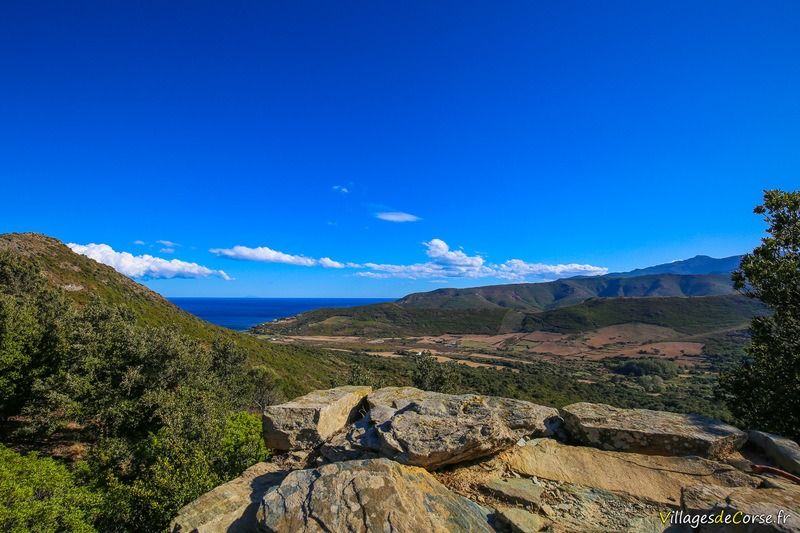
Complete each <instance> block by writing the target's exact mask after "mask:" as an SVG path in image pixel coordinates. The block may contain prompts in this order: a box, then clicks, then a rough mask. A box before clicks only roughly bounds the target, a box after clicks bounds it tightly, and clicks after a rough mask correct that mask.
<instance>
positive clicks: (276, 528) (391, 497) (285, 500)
mask: <svg viewBox="0 0 800 533" xmlns="http://www.w3.org/2000/svg"><path fill="white" fill-rule="evenodd" d="M487 516H488V512H487V511H486V510H485V509H483V508H482V507H480V506H479V505H478V504H476V503H474V502H472V501H470V500H468V499H467V498H464V497H463V496H459V495H457V494H455V493H453V492H451V491H450V490H448V489H447V487H445V486H444V485H442V484H441V483H440V482H439V481H437V480H436V478H434V477H433V476H432V475H431V474H429V473H428V472H427V471H425V470H424V469H422V468H416V467H409V466H404V465H401V464H399V463H396V462H393V461H390V460H388V459H383V458H381V459H369V460H363V461H345V462H340V463H332V464H328V465H324V466H321V467H319V468H315V469H308V470H296V471H294V472H292V473H290V474H289V475H288V476H286V478H285V479H284V480H283V482H282V483H281V484H280V485H279V486H277V487H274V488H273V489H271V490H270V491H269V492H267V494H266V495H265V496H264V499H263V502H262V504H261V507H260V509H259V511H258V525H259V528H260V529H259V530H260V531H268V532H280V533H284V532H288V531H291V532H292V533H295V532H323V531H324V532H339V531H348V532H354V533H355V532H358V533H361V532H367V531H369V532H372V531H393V532H396V533H431V532H433V533H440V532H441V533H444V532H462V531H463V532H485V533H489V532H491V531H493V530H492V528H491V527H490V526H489V524H488V521H487Z"/></svg>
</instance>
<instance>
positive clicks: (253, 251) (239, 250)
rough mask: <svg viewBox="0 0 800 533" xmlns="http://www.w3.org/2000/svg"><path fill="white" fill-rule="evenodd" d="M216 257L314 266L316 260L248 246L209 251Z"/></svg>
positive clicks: (262, 247) (261, 247)
mask: <svg viewBox="0 0 800 533" xmlns="http://www.w3.org/2000/svg"><path fill="white" fill-rule="evenodd" d="M209 252H211V253H212V254H214V255H219V256H221V257H227V258H229V259H239V260H241V261H260V262H263V263H285V264H287V265H299V266H314V265H316V264H317V260H316V259H312V258H310V257H305V256H302V255H291V254H285V253H283V252H279V251H278V250H273V249H272V248H267V247H266V246H259V247H257V248H250V247H248V246H238V245H237V246H234V247H233V248H212V249H211V250H209Z"/></svg>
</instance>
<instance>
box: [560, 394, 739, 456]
mask: <svg viewBox="0 0 800 533" xmlns="http://www.w3.org/2000/svg"><path fill="white" fill-rule="evenodd" d="M561 416H562V417H563V418H564V426H565V429H566V430H567V433H569V435H570V437H571V438H572V439H573V440H574V441H575V442H576V443H578V444H582V445H584V446H594V447H597V448H601V449H603V450H616V451H626V452H636V453H644V454H653V455H699V456H701V457H708V458H723V457H725V456H727V455H729V454H730V453H732V452H734V451H736V450H738V449H739V448H741V446H742V445H743V444H744V443H745V441H746V440H747V434H746V433H745V432H743V431H740V430H738V429H736V428H735V427H733V426H729V425H728V424H725V423H723V422H720V421H719V420H714V419H712V418H707V417H704V416H700V415H682V414H677V413H666V412H662V411H650V410H648V409H619V408H616V407H612V406H610V405H604V404H592V403H575V404H572V405H568V406H567V407H564V408H563V409H562V410H561Z"/></svg>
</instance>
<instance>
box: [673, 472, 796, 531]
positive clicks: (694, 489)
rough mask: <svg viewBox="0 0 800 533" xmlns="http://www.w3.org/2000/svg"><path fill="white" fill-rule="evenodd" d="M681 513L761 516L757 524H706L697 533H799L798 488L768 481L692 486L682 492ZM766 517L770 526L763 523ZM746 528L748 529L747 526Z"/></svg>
mask: <svg viewBox="0 0 800 533" xmlns="http://www.w3.org/2000/svg"><path fill="white" fill-rule="evenodd" d="M682 510H683V511H684V512H685V513H687V514H688V515H715V516H718V515H719V514H720V511H722V512H723V516H725V515H730V516H731V520H732V519H733V515H736V513H741V514H740V515H739V517H738V518H739V520H742V519H743V518H744V515H751V516H762V517H764V518H763V521H762V520H760V519H759V520H758V522H759V523H756V524H748V525H747V526H745V525H744V524H738V525H736V524H728V525H725V524H723V525H718V524H707V525H704V526H701V527H700V528H699V531H714V532H733V531H758V532H768V531H774V532H780V533H784V532H789V531H793V532H797V531H800V486H797V485H794V484H784V483H781V482H776V481H770V482H769V483H767V486H766V487H762V488H754V487H720V486H713V485H694V486H691V487H687V488H686V489H685V490H684V491H683V502H682ZM767 517H770V518H769V520H770V523H761V522H766V520H767ZM748 526H749V527H748Z"/></svg>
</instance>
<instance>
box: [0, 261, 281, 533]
mask: <svg viewBox="0 0 800 533" xmlns="http://www.w3.org/2000/svg"><path fill="white" fill-rule="evenodd" d="M0 276H2V281H3V283H2V285H0V287H2V291H3V292H2V293H0V332H1V333H0V350H1V351H0V364H2V365H3V370H4V371H5V370H7V371H8V372H4V374H3V376H4V377H3V380H2V381H0V383H2V389H0V394H2V396H0V405H2V408H3V415H4V416H6V417H8V416H11V415H14V416H17V417H18V418H19V415H22V416H21V419H22V420H25V421H27V424H26V425H25V426H23V428H22V429H21V430H20V431H18V433H25V435H27V436H28V437H29V438H32V439H33V442H36V441H37V440H38V441H41V440H42V437H45V436H47V435H49V434H52V433H53V432H56V431H60V430H62V429H63V428H65V427H67V426H69V425H71V426H78V427H80V428H81V436H82V438H83V439H84V440H85V444H86V445H87V446H88V447H89V452H88V457H87V460H86V462H85V464H82V465H81V466H80V467H79V468H78V470H77V471H76V473H75V476H74V477H73V475H72V474H70V473H69V471H68V470H66V468H65V467H64V466H62V465H59V464H57V463H54V462H52V461H51V460H46V461H45V460H40V459H35V458H34V459H31V460H30V461H29V462H30V464H31V468H32V469H33V468H34V467H35V468H39V469H40V470H41V469H45V470H44V471H46V472H50V471H52V477H53V479H54V484H53V485H47V476H42V477H40V478H39V477H37V478H35V479H34V478H30V479H29V480H28V481H25V479H23V480H22V481H23V483H22V484H19V485H9V488H8V491H9V496H8V498H9V500H8V501H9V502H12V503H14V505H15V507H14V511H13V512H14V513H15V515H14V516H13V517H11V518H9V520H12V519H13V521H14V522H13V523H12V522H9V524H10V526H9V527H10V528H14V527H17V525H16V524H17V522H19V523H23V521H24V519H25V518H24V516H27V515H24V516H23V515H22V514H20V513H22V512H23V510H24V507H25V505H24V502H25V501H26V498H28V499H29V498H30V497H29V496H27V495H29V494H30V493H31V491H33V494H34V496H33V498H34V499H36V498H39V499H42V500H48V499H52V498H56V496H52V497H51V496H50V494H51V492H50V491H53V490H55V489H59V488H60V487H61V485H64V487H65V488H64V491H65V492H66V493H67V494H69V491H68V490H67V489H69V487H68V486H67V485H69V484H71V485H75V487H76V488H75V490H76V491H78V492H76V493H75V494H77V496H75V497H74V498H72V497H71V496H68V497H66V499H64V498H61V499H57V501H55V502H54V503H53V508H55V509H58V510H59V511H61V514H63V518H60V519H58V520H61V522H59V521H58V520H56V519H53V520H55V521H53V525H52V527H51V525H48V524H49V523H48V522H47V521H46V520H49V518H47V517H45V522H43V523H42V526H41V527H40V525H39V524H38V522H37V524H36V526H35V527H33V528H31V529H34V530H37V531H38V530H40V529H41V530H53V531H60V530H73V529H74V530H81V528H83V530H87V531H88V530H91V527H96V528H97V529H99V530H102V531H158V530H162V529H164V528H165V527H166V525H167V524H168V522H169V520H170V519H171V518H172V517H173V516H174V515H175V513H176V511H177V510H178V509H179V508H180V507H181V506H183V505H184V504H186V503H187V502H189V501H191V500H192V499H194V498H196V497H198V496H199V495H201V494H202V493H204V492H206V491H208V490H210V489H211V488H213V487H214V486H216V485H218V484H220V483H222V482H224V481H226V480H228V479H230V478H232V477H234V476H237V475H239V474H240V473H241V472H242V470H244V469H245V468H247V467H248V466H250V465H251V464H253V463H255V462H258V461H262V460H264V459H265V458H266V457H267V455H268V452H267V450H266V449H265V448H264V444H263V440H262V438H261V424H260V418H259V417H258V416H255V415H250V414H248V413H247V412H246V410H247V409H248V408H250V407H251V406H253V404H254V403H255V402H256V401H257V400H258V398H256V392H258V393H259V394H260V401H263V398H264V397H265V396H266V395H268V394H269V393H268V391H266V388H267V387H274V385H275V383H274V381H266V380H265V376H264V373H263V372H261V373H253V372H252V371H249V370H248V367H247V365H246V362H247V359H248V356H247V353H246V351H245V350H243V349H242V348H241V347H240V346H239V345H238V344H237V343H235V342H232V341H231V339H230V338H227V337H225V336H220V337H212V338H211V339H209V341H208V342H204V341H202V340H200V339H198V338H195V337H190V336H187V335H185V334H184V333H182V332H181V331H179V330H178V329H176V328H170V327H151V326H146V325H143V324H142V323H141V322H140V321H139V320H138V319H137V317H136V315H135V313H133V312H131V311H130V309H128V308H125V307H120V306H114V305H107V304H105V303H104V302H102V301H100V300H98V299H95V300H93V301H91V302H89V303H88V304H87V305H85V306H75V305H74V304H70V303H69V302H68V301H66V300H65V299H63V298H61V297H60V295H59V292H58V291H57V290H55V289H53V288H51V287H49V286H48V285H47V284H46V283H45V280H44V278H43V277H42V276H41V275H39V274H38V271H36V270H35V269H33V268H31V265H30V264H26V263H23V262H19V261H17V259H16V258H15V257H13V256H9V255H5V254H4V255H1V256H0ZM256 378H259V379H256ZM9 453H11V452H9ZM0 459H2V468H0V472H5V471H6V470H7V467H11V466H13V465H14V464H15V463H14V461H15V458H14V457H13V456H11V455H8V454H5V455H4V456H3V457H2V458H0ZM37 461H38V462H37ZM42 461H45V462H42ZM48 461H49V462H48ZM6 463H8V465H7V464H6ZM32 472H34V473H35V472H38V470H32ZM59 476H61V477H59ZM34 482H35V483H40V484H41V485H42V487H44V488H42V487H40V486H39V485H36V484H35V483H34ZM25 483H28V485H31V486H32V487H33V488H26V487H28V485H25ZM77 483H82V484H83V488H81V487H80V486H79V485H77ZM37 491H38V492H37ZM42 491H44V492H42ZM81 491H83V492H81ZM39 493H41V494H42V496H41V497H40V496H37V494H39ZM52 494H56V493H55V492H53V493H52ZM86 494H90V495H91V494H100V495H102V496H103V497H102V499H96V500H95V499H93V500H91V502H92V506H91V508H88V507H87V508H86V509H84V507H85V506H83V503H82V502H83V499H84V498H83V497H84V496H85V495H86ZM59 498H60V496H59ZM70 498H71V499H70ZM87 498H88V496H87ZM17 501H19V502H20V503H19V504H17V503H15V502H17ZM87 501H88V500H87ZM59 506H61V507H59ZM32 507H33V508H35V506H32ZM90 511H91V512H90ZM30 519H31V520H35V519H36V517H35V516H33V515H32V516H31V518H30ZM65 520H69V521H70V522H69V523H67V522H63V521H65ZM81 520H82V521H83V522H80V521H81ZM65 524H66V525H65ZM19 527H21V528H23V529H24V528H25V527H26V526H19ZM47 528H50V529H47ZM87 528H89V529H87ZM18 529H19V528H18Z"/></svg>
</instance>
